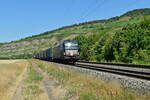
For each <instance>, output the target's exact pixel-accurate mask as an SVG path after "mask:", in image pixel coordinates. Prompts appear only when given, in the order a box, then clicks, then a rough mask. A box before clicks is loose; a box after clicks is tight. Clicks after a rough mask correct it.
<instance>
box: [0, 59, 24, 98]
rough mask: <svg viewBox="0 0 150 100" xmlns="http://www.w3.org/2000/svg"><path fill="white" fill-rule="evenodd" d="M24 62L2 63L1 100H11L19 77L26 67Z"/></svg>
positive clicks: (0, 71) (0, 63)
mask: <svg viewBox="0 0 150 100" xmlns="http://www.w3.org/2000/svg"><path fill="white" fill-rule="evenodd" d="M26 64H27V62H26V61H24V60H21V61H18V60H1V61H0V100H11V98H12V96H13V92H14V90H15V86H16V83H17V81H18V77H19V76H20V75H21V73H22V72H23V70H24V68H25V67H26Z"/></svg>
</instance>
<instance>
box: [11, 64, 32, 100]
mask: <svg viewBox="0 0 150 100" xmlns="http://www.w3.org/2000/svg"><path fill="white" fill-rule="evenodd" d="M28 66H29V64H27V65H26V67H25V69H24V71H23V72H22V74H21V75H20V76H19V77H18V79H17V81H16V86H15V89H14V94H13V96H12V100H23V97H22V94H21V89H22V87H23V80H24V78H25V76H26V74H27V69H28Z"/></svg>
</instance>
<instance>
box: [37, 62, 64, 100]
mask: <svg viewBox="0 0 150 100" xmlns="http://www.w3.org/2000/svg"><path fill="white" fill-rule="evenodd" d="M35 65H36V64H35ZM35 69H36V71H37V72H38V73H40V74H41V75H42V76H43V85H44V87H45V89H46V91H47V94H48V97H49V100H62V99H61V98H63V96H64V94H65V92H64V90H63V89H62V88H61V87H60V86H58V85H56V84H57V83H56V82H54V80H53V79H52V80H51V79H49V76H48V74H47V73H46V72H43V71H42V70H41V69H40V68H39V67H38V65H36V66H35Z"/></svg>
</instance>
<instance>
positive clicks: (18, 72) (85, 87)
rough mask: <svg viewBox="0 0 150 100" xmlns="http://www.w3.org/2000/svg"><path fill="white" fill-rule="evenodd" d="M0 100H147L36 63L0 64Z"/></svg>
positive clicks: (112, 83)
mask: <svg viewBox="0 0 150 100" xmlns="http://www.w3.org/2000/svg"><path fill="white" fill-rule="evenodd" d="M0 100H150V97H149V96H148V95H146V94H143V95H140V94H139V93H138V92H134V93H133V92H131V91H130V90H126V89H124V88H123V87H122V86H121V85H120V83H119V82H117V81H115V80H114V81H109V82H108V81H105V80H101V79H98V78H96V77H95V76H91V75H86V74H83V73H80V72H77V71H74V70H71V69H67V68H64V67H62V66H60V65H57V64H53V63H51V62H46V61H40V60H1V61H0Z"/></svg>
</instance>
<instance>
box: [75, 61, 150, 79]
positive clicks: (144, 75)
mask: <svg viewBox="0 0 150 100" xmlns="http://www.w3.org/2000/svg"><path fill="white" fill-rule="evenodd" d="M121 65H122V66H121ZM121 65H120V64H119V65H116V64H112V65H111V64H110V63H109V64H106V63H105V64H104V63H102V64H101V63H97V62H96V63H95V62H94V63H93V62H81V61H79V62H77V63H76V64H75V66H76V67H81V68H86V69H91V70H96V71H103V72H109V73H113V74H118V75H124V76H129V77H134V78H138V79H144V80H150V69H149V68H150V67H149V68H147V66H142V67H140V66H141V65H140V66H139V65H137V66H138V67H137V68H139V69H142V70H147V72H144V71H143V72H142V71H141V72H140V71H136V70H135V68H136V65H134V67H133V70H131V68H132V66H131V65H129V66H127V65H125V66H124V65H123V64H121ZM107 66H108V67H107ZM110 66H113V67H110ZM114 66H116V68H115V67H114ZM119 67H120V68H119ZM128 68H130V70H128Z"/></svg>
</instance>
